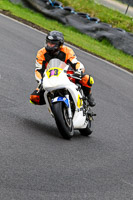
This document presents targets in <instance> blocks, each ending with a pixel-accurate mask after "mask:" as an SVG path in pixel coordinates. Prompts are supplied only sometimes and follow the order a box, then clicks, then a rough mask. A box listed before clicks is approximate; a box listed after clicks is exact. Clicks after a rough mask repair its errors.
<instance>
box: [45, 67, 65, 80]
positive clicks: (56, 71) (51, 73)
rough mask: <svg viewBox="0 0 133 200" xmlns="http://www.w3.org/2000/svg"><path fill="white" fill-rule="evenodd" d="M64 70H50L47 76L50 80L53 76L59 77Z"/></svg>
mask: <svg viewBox="0 0 133 200" xmlns="http://www.w3.org/2000/svg"><path fill="white" fill-rule="evenodd" d="M61 71H62V69H60V68H58V69H57V68H52V69H49V70H48V71H47V76H48V78H50V77H52V76H59V74H60V73H61Z"/></svg>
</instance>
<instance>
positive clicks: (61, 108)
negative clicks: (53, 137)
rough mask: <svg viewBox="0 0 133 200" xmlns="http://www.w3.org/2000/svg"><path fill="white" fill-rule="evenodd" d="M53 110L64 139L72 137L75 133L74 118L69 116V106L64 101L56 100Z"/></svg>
mask: <svg viewBox="0 0 133 200" xmlns="http://www.w3.org/2000/svg"><path fill="white" fill-rule="evenodd" d="M52 112H53V114H54V117H55V121H56V125H57V127H58V130H59V132H60V134H61V135H62V137H63V138H64V139H67V140H69V139H71V138H72V136H73V135H74V129H73V120H72V119H69V118H68V112H67V107H66V105H65V104H64V103H63V102H56V103H54V104H53V105H52Z"/></svg>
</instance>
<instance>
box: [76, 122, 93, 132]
mask: <svg viewBox="0 0 133 200" xmlns="http://www.w3.org/2000/svg"><path fill="white" fill-rule="evenodd" d="M79 132H80V133H81V135H83V136H89V135H91V134H92V132H93V130H92V120H89V121H88V125H87V127H86V128H84V129H79Z"/></svg>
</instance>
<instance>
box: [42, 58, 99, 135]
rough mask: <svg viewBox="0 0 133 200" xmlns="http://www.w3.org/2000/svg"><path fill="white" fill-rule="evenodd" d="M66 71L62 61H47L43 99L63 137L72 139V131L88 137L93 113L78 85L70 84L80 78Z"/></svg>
mask: <svg viewBox="0 0 133 200" xmlns="http://www.w3.org/2000/svg"><path fill="white" fill-rule="evenodd" d="M68 69H69V65H67V64H66V63H64V62H62V61H61V60H59V59H56V58H54V59H51V60H50V62H49V63H48V65H47V68H46V70H45V72H44V75H43V83H42V88H43V90H44V91H45V92H44V99H45V102H46V105H47V107H48V110H49V112H50V113H51V115H52V116H53V117H54V119H55V122H56V125H57V127H58V130H59V132H60V134H61V135H62V137H63V138H65V139H70V138H72V137H73V135H74V130H79V131H80V133H81V134H82V135H84V136H89V135H91V134H92V131H93V128H92V125H93V116H95V115H96V114H94V113H93V112H92V110H91V108H90V106H89V103H88V101H87V99H86V97H85V95H84V93H83V90H82V88H81V85H80V84H75V83H73V82H72V81H71V80H72V79H73V80H76V79H78V80H81V77H79V76H76V75H75V74H74V72H73V71H70V70H68Z"/></svg>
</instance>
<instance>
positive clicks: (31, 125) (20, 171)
mask: <svg viewBox="0 0 133 200" xmlns="http://www.w3.org/2000/svg"><path fill="white" fill-rule="evenodd" d="M44 39H45V35H44V34H43V33H41V32H38V31H36V30H34V29H31V28H29V27H27V26H25V25H22V24H20V23H17V22H15V21H13V20H11V19H9V18H7V17H4V16H2V15H0V200H71V199H72V200H131V199H133V76H132V74H130V73H127V72H125V71H123V70H120V69H119V68H116V67H114V66H112V65H111V64H109V63H107V62H104V61H102V60H99V59H97V58H95V57H93V56H91V55H89V54H87V53H85V52H83V51H80V50H78V49H75V48H74V47H73V48H74V50H75V53H76V54H77V56H78V58H79V60H81V61H82V62H83V64H84V65H85V66H86V72H87V73H89V74H92V75H93V76H94V79H95V85H94V86H93V94H94V96H95V99H96V102H97V105H96V107H95V108H94V111H95V112H96V113H97V117H96V119H95V127H94V132H93V134H92V136H91V137H83V136H81V135H79V133H78V131H77V132H75V135H74V137H73V138H72V140H71V141H66V140H64V139H62V137H61V136H60V134H59V132H58V130H57V128H56V125H55V122H54V119H53V118H52V117H51V116H50V114H49V112H48V111H47V108H46V107H45V106H34V105H32V104H30V103H29V95H30V93H32V91H33V90H34V89H35V88H36V86H37V85H36V81H35V79H34V68H35V67H34V62H35V57H36V52H37V51H38V50H39V49H40V48H41V47H42V46H43V43H44Z"/></svg>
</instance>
